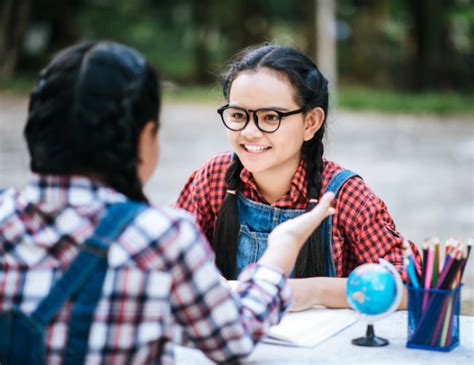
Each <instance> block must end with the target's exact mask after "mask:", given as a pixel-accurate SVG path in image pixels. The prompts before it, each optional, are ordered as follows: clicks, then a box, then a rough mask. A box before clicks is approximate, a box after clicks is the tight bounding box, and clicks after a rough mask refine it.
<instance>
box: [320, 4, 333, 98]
mask: <svg viewBox="0 0 474 365" xmlns="http://www.w3.org/2000/svg"><path fill="white" fill-rule="evenodd" d="M315 2H316V6H315V8H316V37H317V38H316V39H317V44H316V49H317V63H318V67H319V69H320V70H321V72H322V73H323V75H325V76H326V78H327V79H328V80H329V86H330V89H331V92H332V95H333V96H332V98H334V99H335V97H336V85H337V58H336V57H337V54H336V1H335V0H315Z"/></svg>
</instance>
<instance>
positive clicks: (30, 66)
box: [0, 0, 474, 100]
mask: <svg viewBox="0 0 474 365" xmlns="http://www.w3.org/2000/svg"><path fill="white" fill-rule="evenodd" d="M315 1H317V0H299V1H296V0H278V1H266V0H253V1H251V0H226V1H222V0H36V1H33V0H2V3H0V4H1V5H0V21H2V22H3V23H1V24H0V25H1V26H2V29H7V28H6V27H7V26H8V24H10V23H11V22H13V21H14V20H16V19H17V18H18V17H19V16H20V15H18V14H16V15H15V14H13V15H15V16H16V18H15V17H13V15H12V17H11V19H10V23H8V22H7V21H6V19H7V20H8V16H7V15H8V11H10V12H12V11H14V10H15V6H17V7H19V4H24V5H25V6H26V7H25V9H29V15H28V21H27V24H28V27H27V29H26V31H25V32H24V34H23V36H22V41H21V42H20V43H21V47H18V45H17V47H16V51H15V52H17V54H16V55H14V56H15V57H16V58H14V61H15V63H16V68H15V74H14V76H15V79H17V80H22V78H24V76H23V75H25V74H26V75H28V74H31V73H32V72H35V73H36V72H38V70H39V69H40V68H41V67H42V66H43V65H44V64H45V63H46V62H47V60H48V59H49V58H50V57H51V56H52V54H54V53H55V52H56V51H57V50H58V49H60V48H63V47H65V46H67V45H70V44H72V43H74V42H77V41H80V40H98V39H100V40H103V39H108V40H114V41H118V42H123V43H126V44H128V45H131V46H133V47H136V48H137V49H139V50H140V51H141V52H143V53H144V54H145V55H146V56H147V58H148V59H149V60H150V61H151V62H152V63H153V64H154V65H155V66H156V67H157V68H158V69H159V70H160V73H161V74H162V77H163V79H164V80H167V81H170V82H173V83H175V84H177V85H183V84H188V85H193V84H210V83H213V82H215V81H216V79H217V78H218V76H219V73H220V70H221V68H222V67H223V65H224V64H225V62H226V61H227V60H228V59H229V58H230V57H231V56H232V55H233V54H234V53H235V52H237V51H238V50H239V49H242V48H243V47H245V46H248V45H252V44H256V43H261V42H276V43H280V44H288V45H292V46H296V47H298V48H300V49H302V50H303V51H305V52H307V53H308V54H309V55H310V56H314V52H315V51H314V50H315V39H316V35H315V24H314V22H315V10H314V9H315ZM8 6H10V7H8ZM28 6H29V8H28ZM9 9H10V10H9ZM12 9H13V10H12ZM17 12H18V13H19V10H18V11H17ZM19 14H20V13H19ZM21 14H28V12H26V11H23V13H21ZM473 33H474V5H473V3H472V1H469V0H339V1H337V29H336V34H337V40H338V43H337V45H338V70H339V82H340V84H341V87H342V88H343V89H347V87H349V88H350V87H355V88H357V89H358V90H359V89H360V88H369V89H373V88H378V89H385V90H398V91H404V90H407V91H422V90H424V91H435V90H439V91H443V92H453V91H454V90H456V91H457V92H464V93H468V94H472V92H473V91H474V82H473V81H474V80H473V70H474V56H473V39H474V34H473ZM9 36H10V37H11V35H8V34H7V32H5V34H3V38H2V37H0V38H1V39H0V40H1V41H2V42H0V71H1V66H2V65H1V63H2V54H3V55H4V59H5V60H6V59H7V58H8V57H7V56H8V52H10V53H11V52H13V51H12V50H13V48H14V47H10V49H9V48H8V47H7V46H8V44H10V45H11V44H14V42H13V41H12V40H8V39H7V38H8V37H9ZM9 42H10V43H9ZM2 45H3V53H2ZM312 58H313V59H314V58H315V57H312ZM3 75H4V80H3V81H2V83H1V84H0V86H1V85H4V86H5V85H8V82H9V81H8V78H9V77H10V76H12V75H11V73H10V74H8V72H4V73H3ZM5 75H7V77H5ZM5 79H7V80H5ZM15 83H16V81H13V83H12V85H14V84H15ZM7 87H8V86H7ZM10 88H11V87H10ZM341 95H342V97H343V99H342V100H345V99H344V96H343V94H341ZM349 99H351V98H349ZM349 99H347V100H349Z"/></svg>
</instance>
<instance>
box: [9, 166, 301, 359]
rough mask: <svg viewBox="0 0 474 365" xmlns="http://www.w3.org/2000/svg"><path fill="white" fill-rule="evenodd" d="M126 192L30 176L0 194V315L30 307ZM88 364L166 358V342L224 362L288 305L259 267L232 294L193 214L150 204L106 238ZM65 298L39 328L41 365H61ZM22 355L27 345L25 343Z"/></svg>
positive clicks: (246, 348) (274, 279)
mask: <svg viewBox="0 0 474 365" xmlns="http://www.w3.org/2000/svg"><path fill="white" fill-rule="evenodd" d="M126 199H127V198H126V197H125V196H124V195H122V194H120V193H118V192H116V191H114V190H112V189H110V188H108V187H106V186H104V185H101V184H98V183H95V182H93V181H91V180H89V179H87V178H85V177H79V176H77V177H67V176H51V175H34V176H33V177H32V179H31V181H30V182H29V184H28V185H27V186H26V188H25V189H23V190H21V191H14V190H6V191H4V192H3V193H1V194H0V311H5V310H8V309H10V308H12V307H14V306H16V307H19V308H21V310H23V311H24V312H25V313H31V312H32V311H33V310H34V309H35V308H36V306H37V305H38V303H39V302H40V300H41V299H43V298H44V297H45V296H46V295H47V294H48V292H49V290H50V288H51V287H52V285H53V284H54V282H55V281H57V280H58V278H59V277H60V276H61V275H62V274H63V273H64V271H65V270H66V268H67V267H68V266H69V265H70V263H71V262H72V260H74V258H75V257H76V256H77V254H78V248H79V247H80V245H81V244H82V243H83V242H84V241H85V239H86V238H87V237H88V236H90V235H91V234H92V232H93V231H94V229H95V227H96V225H97V223H98V221H99V219H100V217H101V215H102V214H103V213H104V210H105V207H106V206H107V205H109V204H112V203H115V202H120V201H125V200H126ZM108 262H109V269H108V271H107V275H106V279H105V282H104V286H103V292H102V297H101V299H100V300H99V303H98V306H97V309H96V312H95V314H94V319H93V323H92V326H91V331H90V334H89V339H88V342H89V347H88V353H87V357H86V363H87V364H99V363H100V364H148V363H157V362H161V363H173V362H174V361H173V346H172V344H173V342H177V343H183V342H185V343H186V344H188V345H189V344H192V345H194V346H195V347H198V348H200V349H201V350H202V351H203V352H204V353H205V354H206V355H207V356H208V357H210V358H211V359H213V360H216V361H225V360H229V359H233V358H236V357H240V356H243V355H245V354H248V353H249V352H250V351H251V350H252V349H253V347H254V346H255V343H256V341H258V340H259V339H260V338H261V337H262V336H263V335H264V333H265V332H266V330H267V329H268V328H269V327H270V326H271V325H272V324H275V323H277V322H278V321H279V320H280V318H281V316H282V315H283V313H284V311H285V310H286V309H287V308H288V306H289V305H290V304H291V300H292V299H291V291H290V289H289V286H288V285H287V282H286V278H285V276H284V275H283V274H282V273H281V272H279V271H277V270H275V269H272V268H269V267H264V266H261V265H258V264H254V265H251V266H249V267H248V268H247V269H246V270H245V271H244V272H243V273H242V275H241V276H240V280H241V282H240V284H239V287H238V289H237V291H236V292H232V291H231V290H230V289H229V287H228V284H227V283H226V282H225V281H224V280H222V277H221V276H220V273H219V272H218V270H217V269H216V267H215V265H214V256H213V252H212V249H211V248H210V246H209V244H208V243H207V241H206V239H205V237H204V236H203V235H202V233H201V232H200V230H199V229H198V228H196V226H195V223H194V219H193V218H192V217H191V216H190V215H189V214H188V213H186V212H184V211H180V210H177V209H173V208H163V209H158V208H153V207H149V208H147V209H146V210H145V211H143V212H142V213H140V214H139V215H138V216H137V217H136V218H135V219H134V221H133V222H132V223H131V224H130V225H129V226H128V227H127V228H126V229H125V230H124V232H123V233H122V234H121V235H120V237H119V238H118V239H117V241H116V242H114V243H113V244H112V246H111V247H110V250H109V254H108ZM70 309H71V303H70V302H68V303H67V304H66V305H65V306H64V307H63V308H62V309H61V311H60V312H59V313H58V314H57V315H56V316H55V317H53V319H52V321H51V322H50V323H49V324H48V326H47V331H46V345H47V363H48V364H61V363H62V356H61V355H62V352H63V350H64V348H65V344H66V340H67V334H68V331H67V328H68V320H69V318H70ZM25 350H26V351H28V349H25Z"/></svg>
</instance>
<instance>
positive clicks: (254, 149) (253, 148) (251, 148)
mask: <svg viewBox="0 0 474 365" xmlns="http://www.w3.org/2000/svg"><path fill="white" fill-rule="evenodd" d="M244 147H245V149H246V150H247V151H250V152H263V151H265V150H266V149H267V147H262V146H252V145H248V144H246V145H244Z"/></svg>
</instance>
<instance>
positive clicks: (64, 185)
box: [22, 173, 127, 211]
mask: <svg viewBox="0 0 474 365" xmlns="http://www.w3.org/2000/svg"><path fill="white" fill-rule="evenodd" d="M22 198H23V201H24V202H25V203H27V204H28V203H31V204H34V205H38V206H41V209H42V210H44V211H56V210H60V209H62V208H64V207H66V206H75V207H78V206H80V207H97V205H101V206H102V205H104V204H111V203H117V202H122V201H125V200H127V198H126V197H125V195H123V194H121V193H119V192H117V191H115V190H113V189H111V188H109V187H107V186H105V185H104V184H102V183H99V182H98V181H94V180H91V179H90V178H88V177H85V176H79V175H48V174H34V173H32V174H31V176H30V178H29V179H28V183H27V185H26V188H25V189H24V190H23V193H22Z"/></svg>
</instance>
